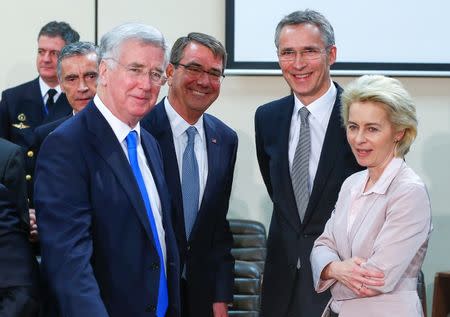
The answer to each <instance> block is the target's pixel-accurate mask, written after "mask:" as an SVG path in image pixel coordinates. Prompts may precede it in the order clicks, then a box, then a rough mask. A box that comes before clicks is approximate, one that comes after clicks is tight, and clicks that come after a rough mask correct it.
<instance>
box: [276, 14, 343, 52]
mask: <svg viewBox="0 0 450 317" xmlns="http://www.w3.org/2000/svg"><path fill="white" fill-rule="evenodd" d="M304 23H309V24H313V25H315V26H317V27H318V28H319V30H320V33H321V35H322V40H323V43H324V44H325V47H327V48H328V47H329V46H331V45H334V44H335V40H334V30H333V27H332V26H331V23H330V21H328V20H327V19H326V18H325V17H324V16H323V15H322V14H321V13H319V12H317V11H314V10H309V9H306V10H305V11H294V12H292V13H291V14H289V15H287V16H285V17H284V18H283V19H281V21H280V22H279V23H278V25H277V28H276V29H275V46H276V47H277V49H278V48H279V45H280V33H281V30H282V29H283V28H284V27H285V26H286V25H298V24H304Z"/></svg>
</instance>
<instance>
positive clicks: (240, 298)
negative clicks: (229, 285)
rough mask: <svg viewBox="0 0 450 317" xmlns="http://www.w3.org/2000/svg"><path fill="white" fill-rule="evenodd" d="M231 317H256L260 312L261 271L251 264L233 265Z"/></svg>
mask: <svg viewBox="0 0 450 317" xmlns="http://www.w3.org/2000/svg"><path fill="white" fill-rule="evenodd" d="M234 270H235V272H234V292H233V293H234V295H233V306H232V307H230V310H229V315H230V316H233V317H258V316H259V310H260V293H261V271H260V268H259V266H258V265H256V264H255V263H252V262H246V261H236V263H235V265H234Z"/></svg>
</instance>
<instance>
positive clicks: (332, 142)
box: [255, 84, 361, 317]
mask: <svg viewBox="0 0 450 317" xmlns="http://www.w3.org/2000/svg"><path fill="white" fill-rule="evenodd" d="M335 85H336V86H337V89H338V93H337V97H336V102H335V104H334V106H333V110H332V113H331V117H330V120H329V123H328V127H327V131H326V134H325V139H324V143H323V146H322V152H321V154H320V159H319V165H318V168H317V173H316V177H315V179H314V184H313V188H312V192H311V196H310V199H309V203H308V206H307V209H306V213H305V218H304V221H303V222H301V221H300V217H299V215H298V210H297V205H296V202H295V197H294V191H293V189H292V181H291V176H290V172H289V159H288V147H289V130H290V124H291V118H292V111H293V109H294V96H293V95H290V96H287V97H284V98H282V99H279V100H276V101H272V102H270V103H268V104H266V105H263V106H261V107H259V108H258V110H257V111H256V115H255V130H256V151H257V156H258V163H259V168H260V171H261V174H262V176H263V179H264V183H265V185H266V187H267V191H268V193H269V195H270V198H271V199H272V202H273V214H272V220H271V223H270V228H269V234H268V240H267V258H266V264H265V272H264V283H263V288H262V303H261V304H262V313H263V316H264V317H285V316H291V315H292V316H295V317H313V316H320V315H321V314H322V311H323V309H324V308H325V305H326V304H327V302H328V300H329V299H330V294H329V292H325V293H322V294H317V293H316V292H315V290H314V287H313V280H312V272H311V264H310V262H309V255H310V253H311V249H312V246H313V243H314V241H315V240H316V238H317V237H318V236H319V235H320V234H321V233H322V232H323V229H324V226H325V223H326V222H327V220H328V218H329V217H330V215H331V211H332V210H333V209H334V204H335V202H336V200H337V195H338V193H339V190H340V187H341V185H342V183H343V181H344V180H345V179H346V178H347V177H348V176H349V175H351V174H353V173H355V172H356V171H358V170H360V169H361V167H359V165H358V164H357V163H356V160H355V158H354V156H353V154H352V152H351V150H350V147H349V145H348V143H347V140H346V136H345V129H344V128H343V126H342V121H341V118H340V108H341V105H340V101H339V98H340V95H341V93H342V89H341V88H340V87H339V86H338V85H337V84H335ZM298 258H300V262H301V267H300V269H299V270H297V259H298ZM288 310H289V311H290V312H291V315H287V312H288Z"/></svg>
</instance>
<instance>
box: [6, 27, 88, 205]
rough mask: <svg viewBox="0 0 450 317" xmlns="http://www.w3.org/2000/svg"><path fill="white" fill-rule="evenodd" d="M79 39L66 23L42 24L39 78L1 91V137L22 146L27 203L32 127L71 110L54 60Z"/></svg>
mask: <svg viewBox="0 0 450 317" xmlns="http://www.w3.org/2000/svg"><path fill="white" fill-rule="evenodd" d="M79 39H80V35H79V34H78V32H76V31H75V30H74V29H72V28H71V26H70V25H69V24H67V23H66V22H57V21H52V22H49V23H47V24H46V25H44V26H43V27H42V28H41V30H40V31H39V35H38V38H37V42H38V49H37V56H36V66H37V71H38V73H39V77H38V78H36V79H34V80H32V81H29V82H27V83H24V84H21V85H19V86H16V87H13V88H10V89H7V90H5V91H3V93H2V99H1V102H0V137H2V138H4V139H7V140H9V141H11V142H13V143H16V144H17V145H20V146H21V147H22V150H23V152H24V154H25V155H24V157H25V167H26V180H27V185H28V199H29V202H30V206H32V204H33V177H34V175H33V174H34V165H35V158H36V155H35V153H34V150H33V149H32V145H33V142H34V129H35V128H36V127H38V126H40V125H42V124H46V123H48V122H52V121H55V120H58V119H59V118H62V117H65V116H67V115H68V114H69V113H70V112H71V111H72V109H71V108H70V105H69V103H68V101H67V98H66V96H65V94H64V93H63V92H62V91H61V87H60V86H59V83H58V78H57V75H56V63H57V59H58V55H59V53H60V52H61V49H62V48H63V47H64V46H65V45H67V44H70V43H72V42H76V41H78V40H79Z"/></svg>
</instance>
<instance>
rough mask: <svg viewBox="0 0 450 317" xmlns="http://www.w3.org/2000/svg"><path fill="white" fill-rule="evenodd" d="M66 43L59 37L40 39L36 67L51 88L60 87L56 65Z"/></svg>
mask: <svg viewBox="0 0 450 317" xmlns="http://www.w3.org/2000/svg"><path fill="white" fill-rule="evenodd" d="M64 45H66V42H64V40H63V39H62V38H61V37H59V36H55V37H49V36H45V35H41V36H40V37H39V39H38V52H37V57H36V67H37V70H38V73H39V76H41V78H42V79H43V80H44V82H45V83H46V84H47V85H49V86H50V87H56V86H57V85H58V77H57V75H56V65H57V62H58V55H59V53H60V52H61V50H62V48H63V47H64Z"/></svg>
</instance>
